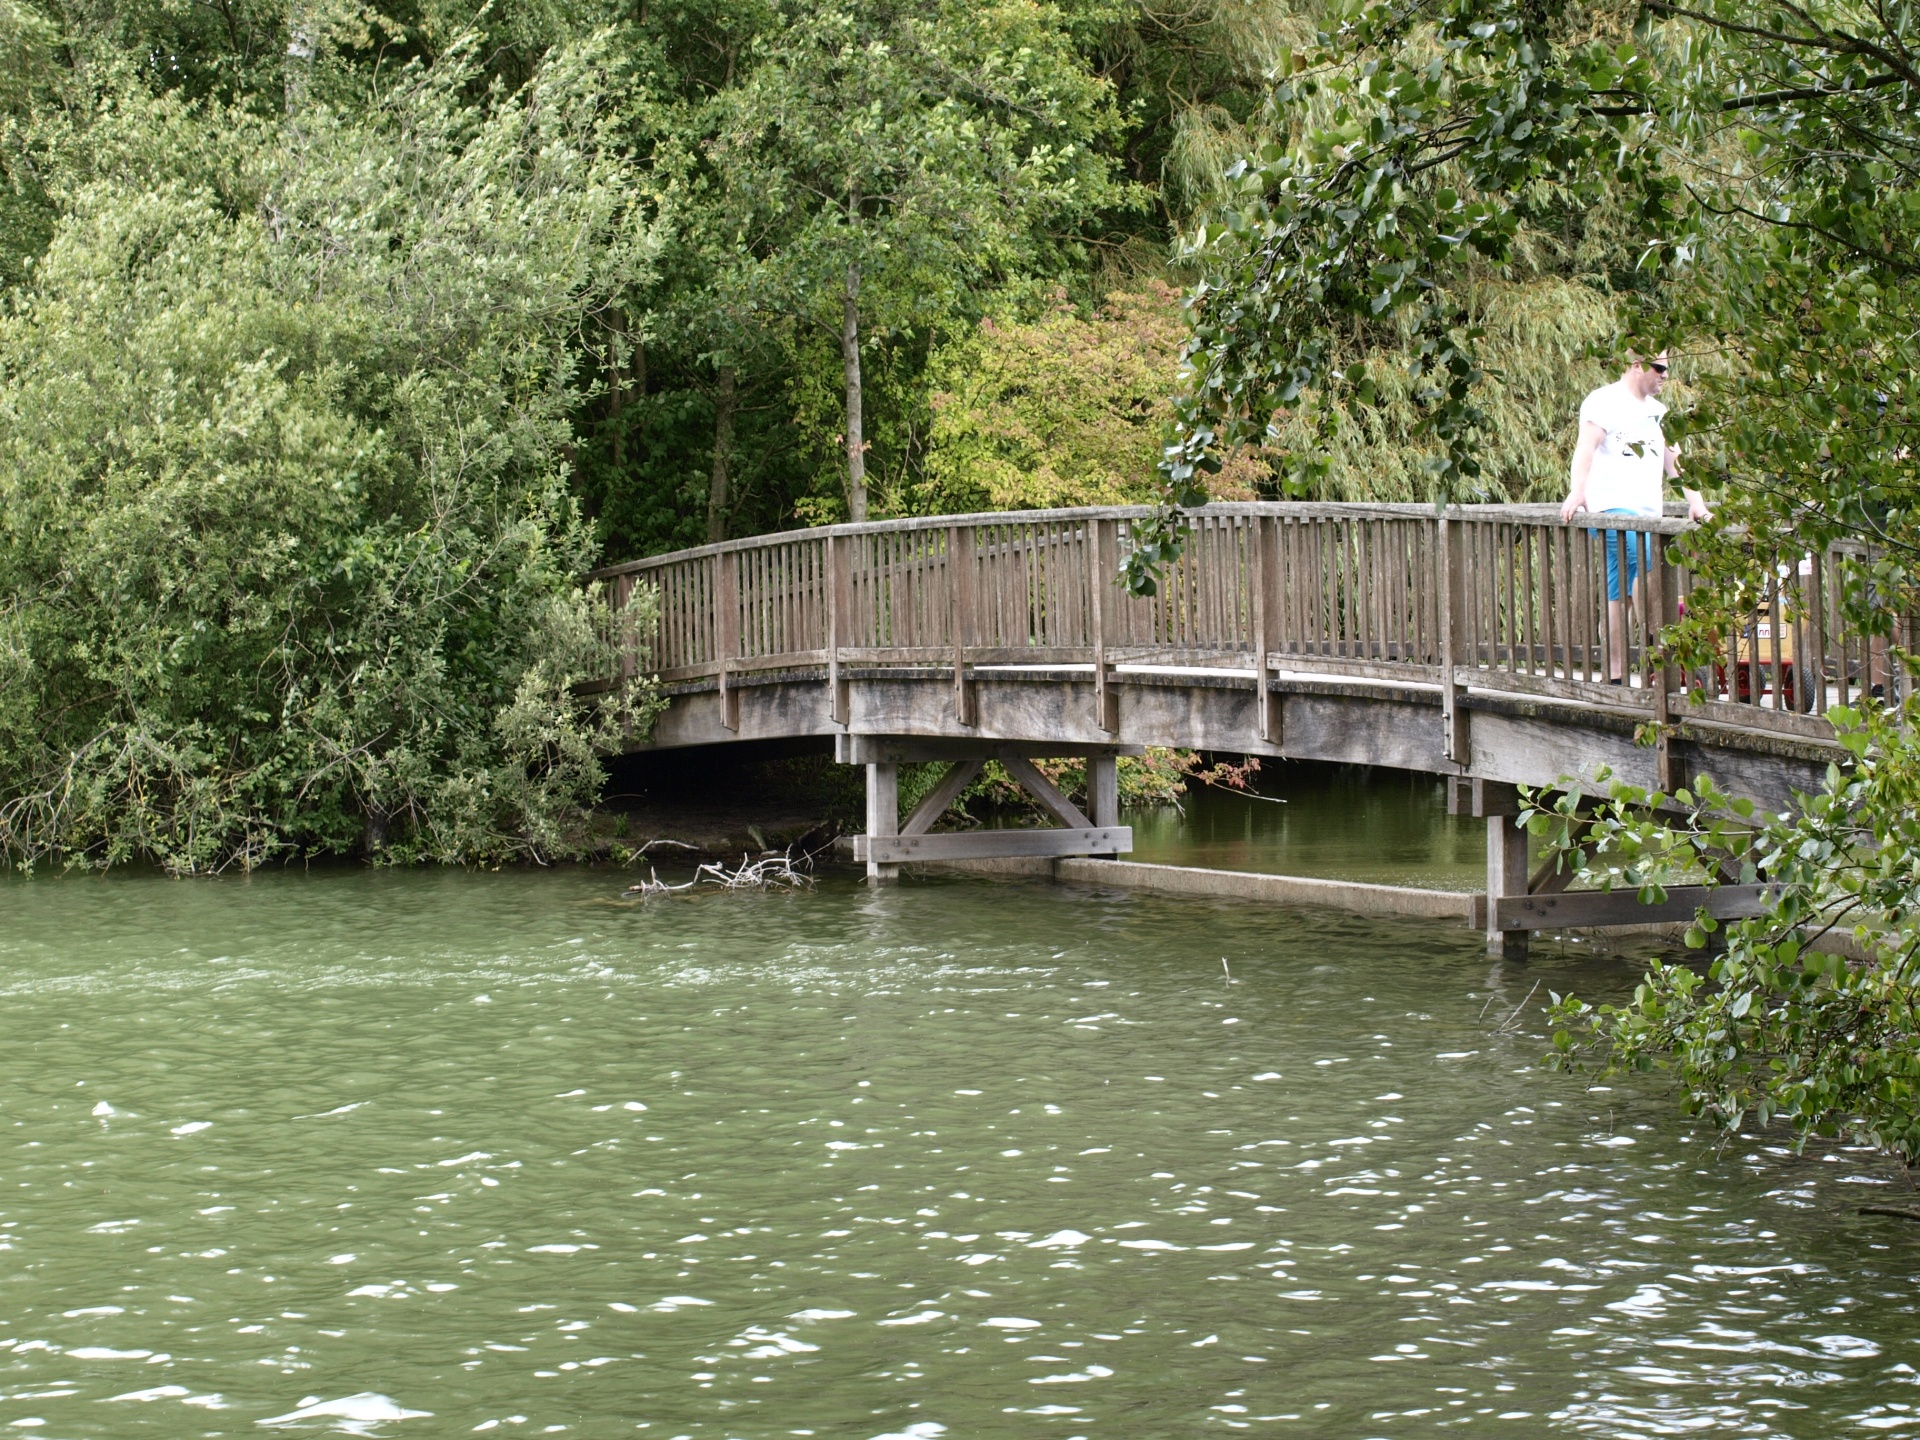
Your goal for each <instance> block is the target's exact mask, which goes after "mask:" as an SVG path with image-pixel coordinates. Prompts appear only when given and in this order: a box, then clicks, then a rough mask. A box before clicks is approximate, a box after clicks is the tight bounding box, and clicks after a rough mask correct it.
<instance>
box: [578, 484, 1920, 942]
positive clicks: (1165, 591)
mask: <svg viewBox="0 0 1920 1440" xmlns="http://www.w3.org/2000/svg"><path fill="white" fill-rule="evenodd" d="M1147 514H1148V512H1147V511H1145V510H1143V509H1137V508H1103V509H1078V510H1050V511H1027V512H1019V513H1010V514H992V515H962V516H941V517H936V518H928V519H913V520H896V521H886V522H881V523H875V524H863V525H838V526H831V527H827V528H823V529H816V530H806V531H796V532H789V533H784V534H777V535H761V536H755V537H753V538H751V539H745V540H736V541H730V542H727V543H724V544H718V545H706V546H701V547H700V548H698V549H693V550H683V551H678V552H675V553H673V554H669V555H659V556H654V557H652V558H649V559H645V560H638V561H633V562H630V563H628V564H624V565H616V566H613V567H611V568H609V569H606V570H604V571H601V572H599V574H600V576H601V577H602V578H603V579H605V580H606V581H607V582H608V584H609V586H610V589H611V592H612V598H613V600H614V602H615V606H616V611H618V610H619V609H620V608H621V607H623V606H624V604H625V602H626V601H627V600H628V599H630V598H631V597H632V596H633V594H634V593H635V591H636V590H637V589H638V588H640V587H646V588H648V589H650V590H651V591H652V592H653V594H654V597H655V599H656V602H657V606H656V611H655V617H654V619H653V621H652V624H651V626H650V628H649V630H648V631H647V632H646V633H638V632H634V633H629V634H628V635H627V636H626V637H625V645H624V651H623V653H624V654H625V655H626V657H627V658H626V662H625V663H626V665H627V667H628V671H629V673H636V672H638V671H640V670H647V671H651V672H652V673H654V674H656V675H657V676H658V677H659V680H660V682H661V684H662V689H663V693H664V694H665V696H666V698H667V706H666V709H665V711H664V712H663V713H662V714H661V716H660V717H659V719H658V720H657V722H656V723H655V725H654V728H653V730H652V733H651V735H650V736H649V737H648V739H647V740H646V741H645V743H644V746H643V747H640V748H645V749H651V750H662V749H672V748H680V747H690V746H711V745H726V744H732V743H738V742H742V741H773V740H778V741H787V742H793V741H803V742H807V741H810V742H812V743H816V744H819V745H821V746H822V747H825V746H827V745H829V744H830V745H832V747H833V748H834V752H835V754H836V755H837V756H838V758H839V759H840V760H841V761H843V762H845V763H848V764H858V765H864V766H865V767H866V775H867V829H866V834H865V835H863V836H860V837H858V838H857V839H856V841H855V856H856V858H857V859H859V860H862V861H864V862H865V863H866V865H867V869H868V874H869V876H870V877H871V878H873V879H876V880H884V879H887V878H890V877H891V876H893V875H894V874H896V873H897V869H898V866H899V865H900V864H901V863H902V862H911V861H918V860H947V859H960V858H968V857H984V856H1011V855H1115V854H1121V853H1124V852H1126V851H1128V850H1129V849H1130V848H1131V831H1130V830H1129V829H1128V828H1127V827H1126V826H1124V825H1122V824H1121V823H1120V815H1119V804H1118V794H1117V790H1116V785H1115V768H1114V762H1115V757H1117V756H1118V755H1121V754H1123V753H1128V752H1130V751H1132V752H1137V750H1138V749H1139V748H1140V747H1144V746H1153V745H1168V746H1183V747H1190V748H1195V749H1202V750H1210V751H1220V752H1229V753H1236V754H1246V755H1261V756H1280V757H1286V758H1295V759H1312V760H1329V761H1346V762H1357V763H1363V764H1368V765H1384V766H1390V767H1396V768H1399V769H1405V770H1417V771H1424V772H1428V773H1431V774H1436V775H1444V776H1449V777H1453V784H1452V786H1451V788H1450V794H1451V795H1452V796H1453V797H1454V803H1455V805H1456V806H1457V807H1458V809H1459V810H1461V811H1463V812H1470V813H1472V814H1474V815H1476V816H1482V817H1484V818H1485V819H1486V821H1487V827H1488V828H1487V836H1488V866H1487V897H1486V900H1485V902H1484V904H1483V905H1482V906H1481V912H1480V913H1482V914H1483V915H1484V922H1485V924H1486V926H1487V929H1488V935H1489V942H1490V944H1492V945H1493V946H1495V947H1496V948H1505V949H1513V948H1516V947H1517V946H1518V945H1519V944H1521V943H1522V942H1523V941H1524V935H1525V933H1526V932H1527V931H1528V930H1531V929H1541V928H1548V927H1553V928H1558V927H1561V926H1571V925H1583V924H1607V923H1624V922H1626V921H1629V920H1631V921H1636V922H1638V921H1644V920H1646V919H1648V918H1650V917H1649V915H1648V913H1647V912H1645V911H1644V910H1639V909H1636V908H1634V907H1632V902H1631V897H1630V896H1629V897H1616V896H1603V895H1580V894H1578V893H1572V894H1551V893H1549V892H1551V891H1553V890H1554V889H1555V887H1556V881H1557V880H1558V881H1563V877H1551V876H1535V877H1530V876H1529V875H1528V873H1527V854H1526V844H1525V836H1524V835H1523V834H1520V833H1519V832H1518V831H1517V829H1516V827H1515V824H1514V821H1513V819H1512V818H1511V817H1512V816H1513V814H1514V813H1515V810H1516V808H1517V807H1516V796H1515V793H1514V788H1513V787H1515V786H1516V785H1545V786H1552V785H1555V784H1557V783H1559V782H1561V781H1563V780H1564V779H1567V778H1576V779H1580V780H1587V781H1591V780H1593V779H1594V778H1595V777H1596V776H1597V775H1598V774H1599V773H1600V772H1601V771H1602V769H1606V770H1610V771H1611V772H1612V773H1613V774H1614V775H1615V776H1618V777H1620V778H1623V779H1626V780H1629V781H1631V782H1633V783H1635V784H1639V785H1642V786H1646V787H1648V788H1659V789H1663V790H1670V789H1671V788H1672V787H1673V786H1674V785H1675V784H1676V783H1685V782H1686V781H1687V780H1689V779H1691V778H1692V777H1693V776H1694V775H1696V774H1698V773H1700V772H1703V771H1704V772H1707V773H1709V774H1711V775H1712V776H1713V777H1714V779H1715V780H1716V781H1717V782H1718V783H1719V784H1720V785H1721V786H1722V787H1723V788H1726V789H1728V790H1730V791H1732V792H1733V793H1735V794H1743V795H1747V796H1750V797H1752V798H1753V799H1755V800H1756V801H1758V802H1759V803H1760V804H1762V805H1764V806H1766V807H1769V808H1772V809H1784V808H1786V807H1788V806H1790V805H1791V804H1792V803H1793V800H1792V797H1793V793H1794V792H1795V791H1796V790H1799V791H1806V790H1814V789H1818V788H1819V785H1820V782H1821V777H1822V775H1823V774H1824V771H1825V768H1826V765H1827V763H1828V761H1829V760H1831V759H1833V758H1835V756H1836V755H1837V754H1838V753H1839V752H1838V750H1837V747H1836V746H1835V745H1834V744H1833V740H1832V730H1831V727H1830V726H1829V724H1828V722H1827V720H1826V719H1825V718H1824V712H1825V711H1826V710H1827V709H1828V708H1829V707H1830V706H1832V705H1834V704H1840V703H1849V702H1853V701H1857V700H1858V699H1859V696H1860V693H1861V691H1862V688H1863V687H1865V686H1867V685H1869V684H1872V683H1875V682H1878V683H1882V684H1883V685H1885V686H1887V687H1890V691H1889V693H1892V692H1893V691H1896V690H1897V689H1898V688H1899V687H1900V686H1901V685H1903V684H1904V683H1905V680H1904V677H1902V676H1901V675H1900V674H1899V672H1898V670H1897V667H1895V668H1894V669H1892V670H1891V671H1890V672H1889V673H1886V674H1884V675H1883V674H1882V672H1883V671H1886V670H1887V669H1888V667H1887V662H1886V660H1885V657H1884V654H1880V653H1874V652H1872V651H1871V648H1870V644H1869V642H1868V641H1866V640H1865V639H1864V638H1863V637H1861V636H1859V635H1856V634H1852V633H1850V632H1849V631H1848V630H1847V628H1846V627H1845V626H1844V625H1843V624H1842V623H1841V620H1840V615H1839V608H1838V604H1837V595H1836V593H1835V592H1836V585H1835V584H1834V583H1832V581H1831V578H1830V572H1831V569H1832V557H1830V556H1814V557H1811V558H1810V559H1809V560H1807V561H1805V562H1803V563H1802V564H1801V565H1800V567H1799V569H1798V572H1797V573H1789V574H1786V575H1783V576H1781V577H1780V578H1779V580H1778V582H1777V584H1776V585H1775V586H1774V587H1773V589H1772V590H1771V591H1770V592H1769V593H1768V594H1767V595H1766V596H1765V597H1764V599H1763V601H1762V603H1761V605H1760V607H1759V609H1758V610H1757V611H1756V614H1755V618H1754V622H1753V624H1752V625H1750V626H1749V627H1748V629H1747V631H1746V633H1744V634H1742V635H1739V636H1733V637H1729V639H1728V642H1727V651H1726V655H1725V657H1724V659H1723V660H1722V661H1721V662H1720V663H1719V664H1716V665H1714V666H1711V667H1706V668H1703V669H1701V670H1699V671H1688V672H1684V673H1683V672H1680V671H1678V670H1675V669H1672V668H1670V667H1665V666H1662V665H1659V664H1656V663H1654V661H1653V653H1652V650H1651V649H1650V647H1649V644H1648V637H1649V634H1650V633H1654V632H1657V631H1658V628H1659V626H1660V625H1661V624H1662V623H1665V622H1667V621H1670V620H1672V619H1673V618H1674V617H1675V616H1676V615H1677V614H1678V613H1680V609H1681V607H1683V606H1684V605H1685V603H1686V599H1687V595H1688V593H1689V590H1690V589H1691V587H1692V583H1693V577H1692V576H1691V575H1690V573H1689V572H1688V570H1687V569H1686V567H1685V566H1684V564H1682V563H1681V562H1680V561H1679V560H1678V558H1677V557H1676V555H1675V554H1673V553H1672V552H1671V551H1670V549H1669V547H1668V545H1667V541H1668V539H1669V537H1671V536H1674V535H1676V534H1678V533H1680V532H1681V531H1683V530H1684V529H1685V528H1686V525H1685V522H1684V521H1681V520H1678V519H1672V518H1668V519H1662V520H1631V519H1627V518H1624V517H1614V516H1597V517H1590V518H1589V517H1582V520H1581V521H1580V522H1579V523H1577V524H1575V525H1571V526H1569V525H1565V524H1562V523H1561V521H1560V519H1559V516H1558V513H1557V511H1556V510H1555V509H1553V508H1551V507H1546V506H1465V507H1458V508H1454V509H1450V510H1447V511H1445V512H1444V513H1442V512H1438V511H1436V510H1435V509H1434V508H1433V507H1430V506H1412V505H1403V506H1395V505H1328V504H1293V503H1276V504H1224V505H1213V506H1208V507H1206V508H1204V509H1200V510H1195V511H1192V512H1189V513H1188V515H1187V516H1186V521H1185V523H1186V524H1187V526H1188V528H1189V533H1188V544H1187V547H1186V549H1185V551H1184V553H1183V554H1182V556H1181V558H1180V561H1179V563H1178V564H1177V565H1176V566H1174V567H1173V568H1172V569H1171V570H1170V571H1169V573H1167V574H1166V575H1165V576H1164V577H1163V580H1162V583H1161V586H1160V591H1159V593H1158V594H1157V595H1155V596H1153V597H1151V598H1146V599H1142V598H1135V597H1131V596H1128V595H1127V594H1125V593H1124V592H1123V591H1122V590H1121V589H1120V588H1119V585H1118V584H1117V581H1116V575H1117V572H1118V570H1119V565H1120V560H1121V557H1122V555H1123V554H1124V553H1125V551H1126V548H1127V546H1128V544H1129V543H1130V533H1131V529H1132V526H1133V525H1134V524H1136V523H1137V522H1138V521H1140V520H1141V519H1143V518H1144V517H1145V516H1146V515H1147ZM1615 531H1628V532H1638V534H1640V535H1643V536H1644V537H1645V539H1644V540H1641V541H1640V542H1639V543H1641V544H1645V545H1650V547H1651V550H1652V555H1653V561H1652V564H1651V565H1650V567H1649V568H1648V571H1647V573H1646V574H1644V575H1643V576H1642V577H1641V581H1640V587H1639V591H1638V594H1637V596H1636V597H1635V600H1634V601H1633V602H1631V603H1629V604H1627V605H1625V606H1621V607H1615V609H1616V611H1617V612H1619V613H1617V615H1616V619H1615V621H1614V623H1613V624H1610V623H1609V604H1608V599H1607V579H1606V546H1607V544H1608V543H1612V544H1613V545H1614V546H1615V547H1616V554H1618V553H1619V550H1618V547H1620V546H1621V545H1622V544H1623V542H1624V544H1625V545H1626V546H1631V545H1632V544H1634V543H1635V541H1634V539H1633V538H1630V537H1629V536H1628V535H1614V536H1612V537H1611V541H1610V542H1609V537H1608V532H1615ZM1616 675H1617V676H1619V677H1620V679H1621V681H1622V683H1619V684H1614V683H1610V682H1611V680H1612V677H1614V676H1616ZM1066 755H1074V756H1084V757H1086V759H1087V761H1088V777H1089V784H1088V794H1087V806H1086V809H1085V810H1084V811H1083V810H1082V809H1081V808H1080V807H1079V806H1078V805H1076V804H1075V803H1074V802H1073V801H1072V800H1071V799H1069V798H1068V797H1067V796H1065V795H1063V794H1061V793H1060V792H1059V791H1058V790H1057V789H1056V788H1055V787H1054V786H1053V785H1051V784H1050V783H1049V782H1048V781H1047V779H1046V777H1045V776H1044V775H1043V774H1042V773H1041V772H1040V771H1039V770H1038V769H1036V768H1035V767H1034V765H1033V764H1032V761H1033V760H1035V759H1040V758H1046V757H1057V756H1066ZM988 759H997V760H999V761H1000V762H1001V763H1002V764H1003V765H1004V766H1005V767H1006V768H1007V770H1008V771H1009V773H1010V774H1012V775H1013V777H1014V778H1015V779H1016V780H1017V781H1018V782H1019V783H1021V784H1022V785H1023V786H1024V787H1025V788H1026V789H1027V790H1029V791H1030V792H1031V793H1032V795H1033V797H1034V798H1035V799H1036V800H1037V801H1038V802H1039V804H1040V806H1041V808H1042V809H1043V810H1045V811H1046V812H1047V813H1048V814H1049V815H1051V816H1052V817H1053V818H1054V819H1055V820H1056V821H1057V822H1058V825H1057V827H1056V828H1050V829H1031V830H975V831H969V832H965V833H958V834H938V833H934V832H933V831H932V829H931V827H932V825H933V823H934V822H935V821H936V820H937V819H938V818H939V817H940V815H941V813H942V812H943V811H944V810H945V809H946V808H947V806H948V804H950V803H951V801H952V800H953V798H954V797H955V796H957V795H958V794H959V793H960V791H961V790H962V789H963V788H964V787H965V785H966V784H967V783H968V782H969V781H970V780H971V779H972V778H973V776H974V775H975V774H976V773H977V772H978V771H979V769H980V767H981V765H982V764H984V763H985V761H986V760H988ZM918 761H945V762H947V763H948V766H949V768H948V770H947V771H946V773H945V776H944V778H943V779H942V781H941V782H940V784H939V785H937V786H936V788H935V789H934V791H933V792H932V793H931V794H930V795H929V796H928V797H927V799H926V800H925V801H924V802H923V803H922V804H921V805H919V806H918V807H917V808H916V809H915V810H914V812H913V813H912V814H911V815H909V816H907V817H905V818H904V820H903V819H902V817H901V816H900V814H899V806H898V767H899V765H901V764H902V763H909V762H918ZM1561 888H1564V885H1563V884H1562V885H1561ZM1751 899H1752V897H1750V896H1743V895H1741V894H1739V893H1736V892H1732V891H1722V892H1718V896H1717V898H1716V900H1715V902H1714V903H1715V904H1716V905H1720V906H1723V907H1733V908H1737V907H1738V906H1740V905H1741V904H1750V903H1751ZM1669 908H1675V909H1676V913H1677V914H1680V915H1684V916H1690V915H1691V914H1692V903H1691V897H1688V896H1684V895H1682V896H1678V897H1677V898H1676V906H1675V907H1669ZM1730 913H1731V910H1730ZM1653 918H1657V917H1653Z"/></svg>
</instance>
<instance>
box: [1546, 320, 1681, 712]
mask: <svg viewBox="0 0 1920 1440" xmlns="http://www.w3.org/2000/svg"><path fill="white" fill-rule="evenodd" d="M1666 385H1667V352H1666V351H1664V350H1662V351H1661V352H1660V353H1659V354H1658V355H1657V356H1655V357H1654V358H1653V360H1652V361H1650V362H1644V363H1643V362H1642V361H1640V360H1638V359H1635V360H1634V361H1633V362H1632V363H1631V364H1630V365H1628V366H1627V369H1626V373H1625V374H1623V375H1622V376H1621V377H1620V378H1619V379H1618V380H1616V381H1614V383H1613V384H1611V385H1602V386H1601V387H1600V388H1599V389H1598V390H1595V391H1594V392H1593V393H1592V394H1591V395H1589V396H1587V398H1586V399H1585V400H1583V401H1581V402H1580V441H1579V444H1577V445H1576V446H1575V447H1574V451H1573V473H1572V485H1571V488H1570V489H1569V490H1568V492H1567V501H1566V503H1565V504H1564V505H1562V506H1561V507H1560V518H1561V519H1562V520H1563V521H1571V520H1572V519H1573V517H1574V516H1575V515H1577V514H1578V513H1579V512H1580V511H1582V510H1586V511H1590V512H1592V513H1593V514H1596V515H1641V516H1648V517H1651V518H1655V519H1657V518H1659V516H1660V515H1661V513H1662V511H1663V508H1664V505H1665V500H1666V480H1667V477H1668V476H1672V477H1674V478H1675V479H1678V478H1679V475H1680V452H1679V450H1677V449H1676V448H1674V447H1673V446H1671V445H1669V444H1667V437H1666V435H1665V433H1664V432H1662V430H1661V429H1660V417H1661V416H1662V415H1664V414H1666V413H1667V407H1666V406H1665V405H1663V404H1661V403H1660V398H1659V397H1660V392H1661V391H1662V390H1664V389H1665V388H1666ZM1680 491H1681V494H1683V495H1685V496H1686V497H1687V515H1688V517H1689V518H1690V519H1693V520H1704V519H1706V518H1707V515H1708V511H1707V502H1706V501H1705V500H1704V499H1703V498H1701V495H1700V492H1699V491H1698V490H1690V489H1688V488H1687V487H1686V486H1684V485H1683V486H1681V487H1680ZM1589 533H1598V532H1589ZM1606 537H1607V539H1606V550H1607V666H1608V671H1609V678H1610V679H1611V681H1612V682H1613V683H1614V684H1615V685H1619V684H1621V683H1622V676H1623V674H1624V671H1625V663H1626V654H1627V606H1626V602H1627V601H1628V600H1630V599H1632V598H1633V595H1634V582H1635V581H1636V580H1637V579H1638V578H1639V575H1640V572H1641V571H1643V570H1645V569H1646V568H1647V564H1648V562H1649V559H1650V558H1651V557H1650V556H1649V554H1648V551H1647V536H1646V535H1645V534H1644V533H1643V532H1640V531H1635V530H1609V531H1607V532H1606ZM1623 571H1624V572H1625V573H1624V574H1623V573H1622V572H1623Z"/></svg>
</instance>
